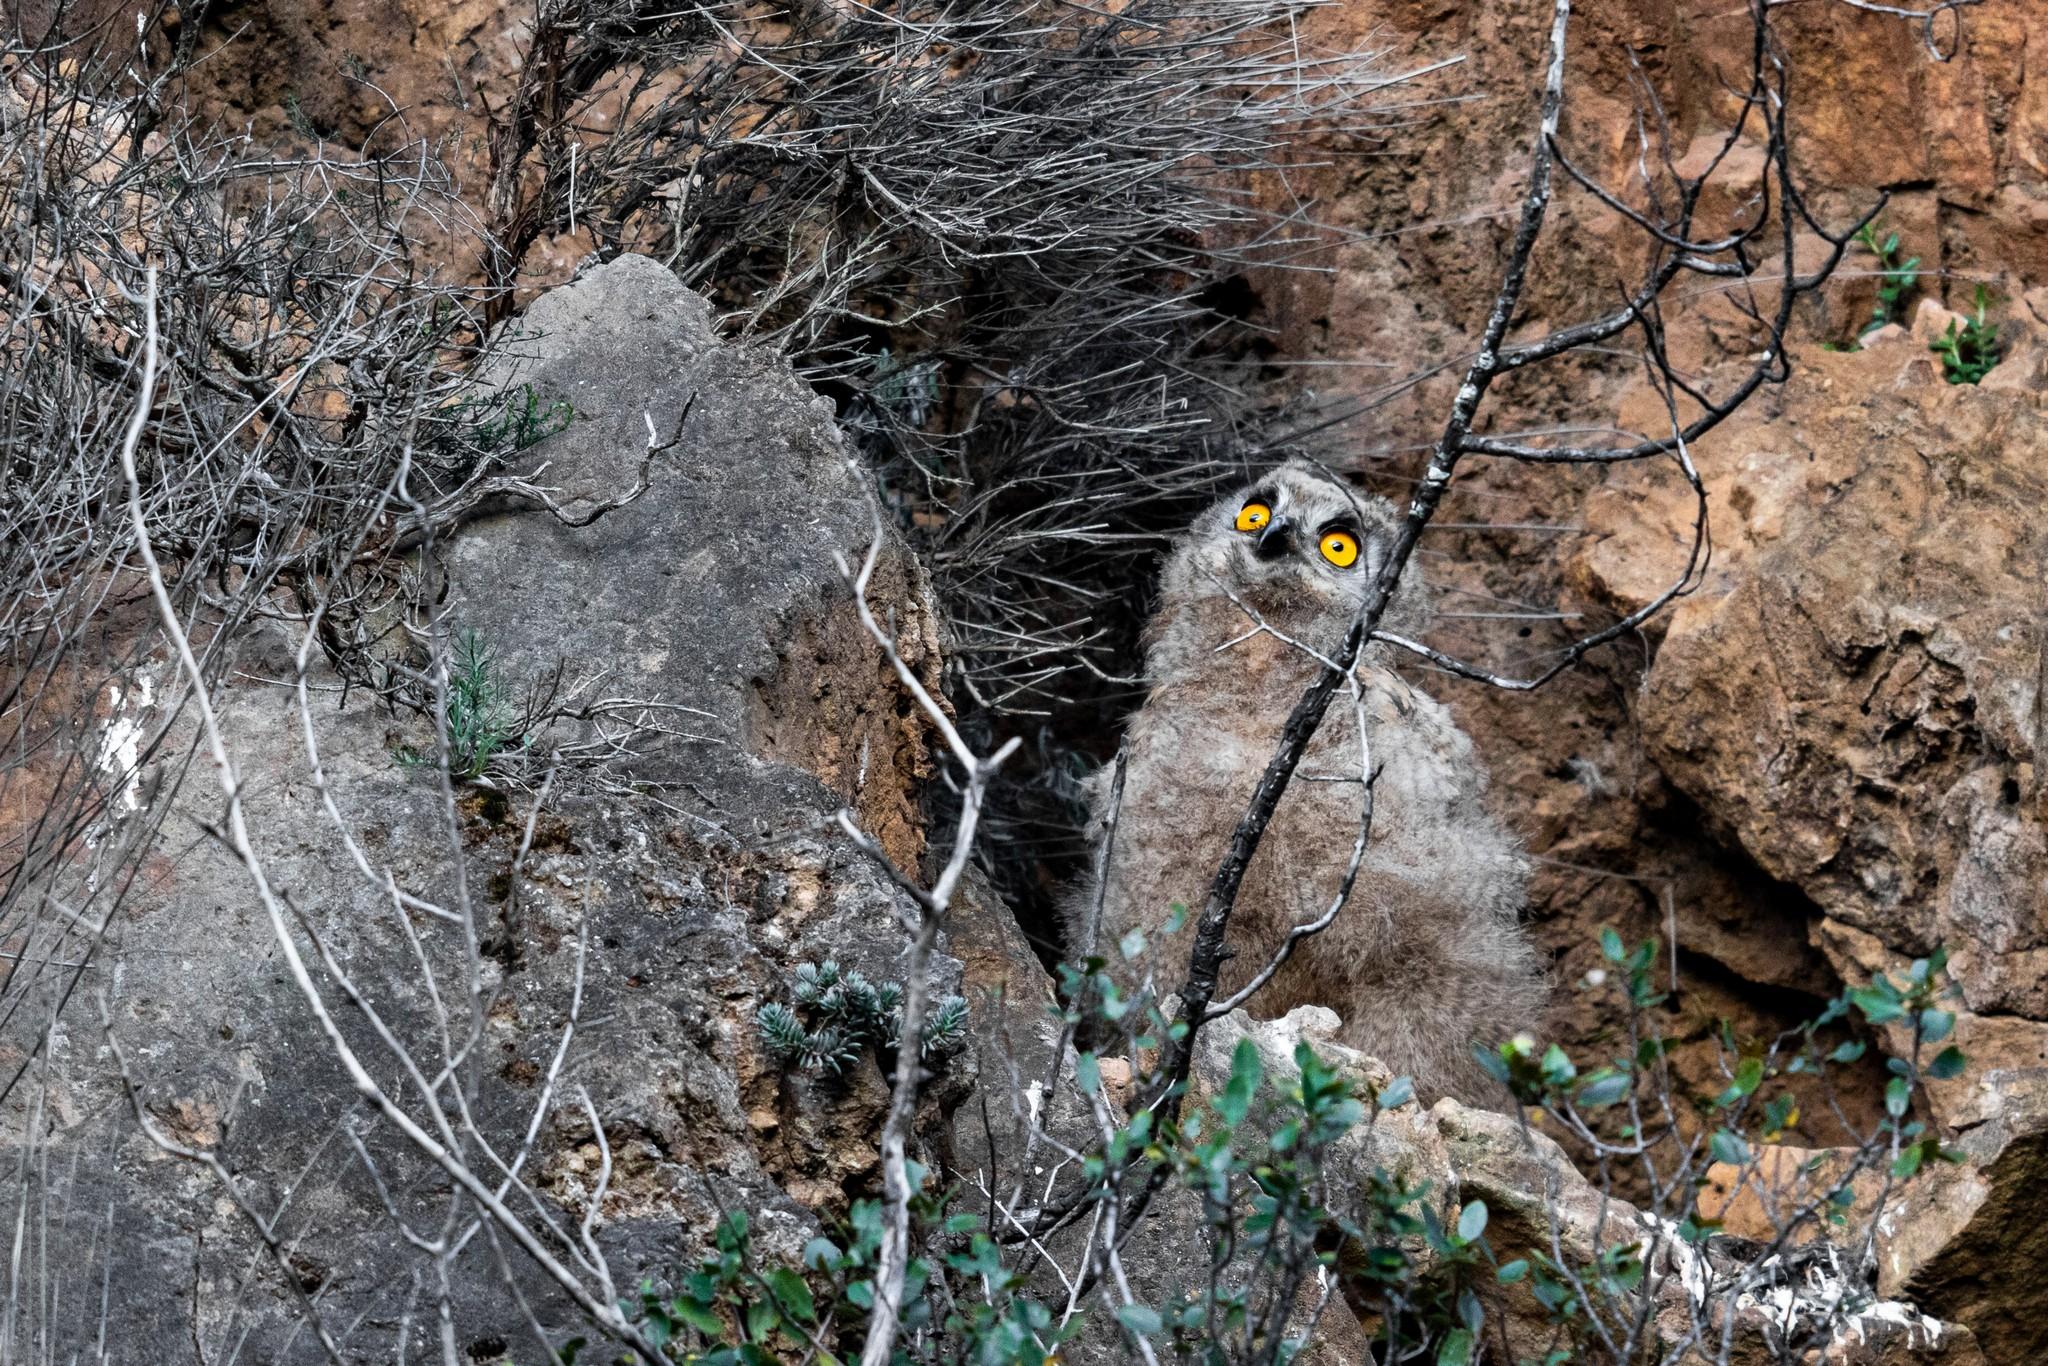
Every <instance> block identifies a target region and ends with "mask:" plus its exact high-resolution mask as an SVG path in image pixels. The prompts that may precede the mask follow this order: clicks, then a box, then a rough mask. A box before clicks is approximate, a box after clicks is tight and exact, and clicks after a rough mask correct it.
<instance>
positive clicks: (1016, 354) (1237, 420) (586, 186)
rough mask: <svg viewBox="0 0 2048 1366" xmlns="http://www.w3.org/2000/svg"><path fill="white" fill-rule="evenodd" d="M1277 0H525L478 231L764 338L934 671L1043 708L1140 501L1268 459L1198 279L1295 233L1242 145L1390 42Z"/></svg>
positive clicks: (1283, 122)
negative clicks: (839, 448)
mask: <svg viewBox="0 0 2048 1366" xmlns="http://www.w3.org/2000/svg"><path fill="white" fill-rule="evenodd" d="M1313 3H1314V0H1311V3H1309V4H1304V3H1299V2H1298V0H1250V2H1249V3H1248V2H1247V0H1135V2H1134V3H1131V4H1128V5H1122V6H1110V7H1104V8H1101V9H1096V8H1092V7H1085V6H1077V5H1056V4H1051V3H1036V2H1033V0H1027V2H1025V3H1018V2H1017V0H1000V2H997V0H909V2H908V3H895V4H884V5H873V6H870V5H863V4H840V3H826V2H823V0H821V2H820V3H812V4H804V5H796V6H792V7H788V8H787V9H784V8H780V7H778V8H775V9H772V10H764V9H756V8H748V7H744V6H741V5H736V4H726V5H707V6H698V7H692V8H691V9H689V10H688V11H687V12H681V11H677V10H676V9H675V8H673V7H668V6H658V5H652V4H647V3H642V0H610V3H599V4H590V3H575V2H572V0H547V2H546V3H543V4H542V5H540V6H539V9H538V12H537V15H536V20H535V24H534V37H533V47H532V57H531V60H530V62H529V64H528V67H527V69H526V72H525V77H524V80H523V83H522V86H521V90H520V93H519V97H518V98H517V99H516V100H515V101H513V102H512V104H511V105H510V106H509V108H508V109H507V110H506V111H505V112H504V115H503V117H502V119H501V121H500V125H499V128H498V131H497V135H496V136H495V137H494V140H493V147H494V152H495V154H496V156H497V163H496V173H497V181H496V188H495V193H494V199H493V212H494V221H495V223H496V226H497V228H498V230H499V233H500V236H501V237H502V238H504V239H505V240H506V242H507V243H508V246H509V252H508V255H507V257H506V258H505V259H506V261H508V262H509V261H512V260H516V259H517V258H518V257H519V255H520V254H521V253H522V252H523V251H524V249H525V247H526V245H528V244H529V243H531V242H532V241H533V240H535V239H536V238H537V237H539V236H540V235H541V234H543V233H549V232H561V231H565V230H570V229H572V228H580V229H581V230H584V231H587V232H589V233H590V234H591V235H592V236H593V237H594V239H595V241H596V243H597V244H598V246H599V248H600V250H607V251H609V250H619V249H627V248H630V249H636V250H643V251H648V252H650V253H651V254H653V255H655V256H656V257H658V258H660V259H664V260H668V261H671V262H672V263H673V264H674V266H675V268H676V270H677V271H678V272H679V273H680V274H681V275H682V277H683V278H684V279H685V280H687V281H688V282H690V283H691V284H693V285H694V286H696V287H698V288H700V289H704V290H707V291H708V292H710V293H711V294H712V295H713V296H714V297H715V298H717V299H718V300H719V301H721V303H722V304H723V305H724V306H725V309H726V310H727V318H728V321H729V323H730V324H731V326H732V327H733V328H734V330H735V331H736V332H738V333H740V334H743V335H746V336H749V337H753V338H756V339H758V340H761V341H763V342H766V343H769V344H772V345H774V346H776V347H779V348H781V349H782V350H784V351H786V352H787V353H788V354H789V355H790V356H791V357H792V358H793V359H794V360H795V361H796V362H797V364H798V366H799V367H800V368H801V369H802V370H803V371H804V372H805V374H806V375H807V376H808V377H809V378H810V379H811V380H812V381H813V382H814V383H817V384H818V385H819V386H820V387H821V388H823V389H824V390H826V391H827V392H829V393H832V394H833V395H834V396H835V397H836V398H837V399H838V400H839V401H840V404H841V409H842V414H843V418H844V420H845V422H846V424H847V426H848V427H849V428H850V429H851V430H853V431H854V432H856V433H857V434H858V435H859V437H860V439H861V441H862V442H863V444H864V445H865V446H866V447H867V449H868V453H869V454H870V455H871V457H872V458H873V459H874V460H875V462H876V464H877V466H878V467H879V469H880V471H881V477H882V480H883V482H884V485H885V487H886V489H887V490H888V492H889V493H890V494H891V495H892V497H893V499H894V502H895V505H896V507H897V510H898V512H899V514H900V517H901V520H902V524H903V525H904V527H905V528H906V529H907V530H909V531H910V532H912V533H913V535H914V536H916V537H917V538H918V539H919V540H920V541H921V542H922V543H923V548H924V549H925V550H926V551H927V553H928V560H929V563H930V564H931V566H932V568H933V571H934V573H935V575H936V578H937V581H938V583H937V586H938V588H939V591H940V597H941V600H942V601H943V602H944V604H945V605H946V608H947V610H948V612H949V614H950V616H951V620H952V625H953V636H954V642H953V646H954V648H953V650H952V652H951V655H950V667H951V668H952V670H953V675H952V679H951V682H952V685H953V688H954V691H955V694H956V701H958V702H960V703H962V704H964V705H966V706H967V707H968V708H970V709H987V710H989V711H991V712H993V713H997V714H999V715H1002V716H1006V717H1012V718H1014V717H1017V716H1030V715H1046V714H1049V713H1053V712H1055V711H1057V712H1059V713H1060V715H1061V717H1062V719H1067V720H1071V719H1072V718H1073V716H1074V715H1075V711H1074V710H1073V708H1072V706H1071V704H1073V703H1075V702H1077V701H1081V702H1088V703H1093V702H1097V701H1099V700H1100V697H1101V695H1102V692H1103V689H1104V686H1105V680H1104V678H1103V677H1102V675H1104V674H1113V673H1115V672H1117V671H1118V668H1119V665H1120V664H1123V663H1128V650H1127V648H1126V647H1128V645H1129V643H1130V642H1129V635H1130V632H1131V629H1132V625H1133V618H1134V616H1135V615H1136V614H1135V612H1134V611H1133V610H1132V604H1131V603H1130V602H1129V601H1127V600H1128V599H1129V598H1130V597H1131V594H1132V584H1133V583H1134V582H1136V581H1137V580H1139V579H1140V578H1141V577H1142V575H1141V574H1140V573H1139V572H1138V570H1139V567H1140V565H1141V562H1142V558H1143V556H1144V555H1146V554H1147V553H1149V552H1150V551H1151V550H1153V549H1156V546H1157V541H1156V539H1155V538H1156V536H1157V534H1158V533H1159V532H1161V531H1162V530H1163V529H1166V528H1170V527H1174V526H1177V525H1178V524H1180V523H1181V522H1183V521H1184V519H1185V517H1186V515H1187V513H1188V512H1189V511H1190V510H1191V508H1192V507H1193V506H1195V505H1197V504H1199V503H1200V502H1202V501H1204V500H1205V499H1206V498H1208V497H1209V496H1211V495H1212V494H1213V493H1214V492H1215V490H1216V489H1217V488H1218V487H1219V486H1220V485H1221V484H1223V483H1227V482H1228V481H1230V480H1231V479H1233V478H1236V477H1238V476H1239V475H1240V474H1241V473H1242V472H1243V469H1244V467H1245V465H1246V463H1247V462H1256V461H1259V460H1262V459H1268V458H1271V457H1270V456H1269V454H1268V453H1267V452H1265V451H1264V450H1263V444H1264V443H1263V440H1262V437H1261V433H1260V431H1259V424H1258V422H1257V420H1256V419H1257V411H1256V410H1257V401H1256V400H1255V399H1253V398H1251V397H1249V396H1248V394H1247V392H1246V390H1245V389H1244V388H1243V387H1240V385H1239V384H1237V383H1236V382H1235V381H1236V380H1237V379H1238V378H1239V377H1240V376H1238V375H1237V374H1236V373H1235V371H1234V362H1233V361H1232V359H1231V357H1232V356H1233V355H1236V354H1239V353H1241V352H1242V350H1243V346H1242V343H1243V341H1244V337H1243V335H1242V330H1241V328H1240V327H1239V326H1238V324H1237V323H1236V322H1235V321H1234V320H1233V319H1232V318H1231V317H1229V316H1228V315H1227V313H1226V311H1225V310H1224V309H1222V308H1220V307H1219V291H1218V287H1219V286H1220V285H1221V284H1222V282H1224V281H1226V280H1229V279H1231V278H1232V277H1234V276H1237V275H1239V274H1241V273H1242V272H1243V271H1244V270H1246V269H1248V268H1250V267H1252V266H1254V265H1263V266H1284V265H1286V264H1289V263H1291V262H1294V261H1296V260H1297V259H1298V258H1299V256H1300V255H1301V254H1302V252H1303V251H1304V250H1306V249H1307V248H1309V247H1310V246H1312V245H1314V244H1315V243H1314V236H1313V234H1312V233H1311V232H1310V231H1308V230H1307V229H1306V228H1305V227H1304V225H1303V221H1302V217H1301V215H1299V214H1275V213H1271V212H1268V211H1266V210H1264V209H1262V208H1261V207H1259V206H1258V204H1256V203H1255V202H1254V198H1253V195H1252V191H1251V186H1252V182H1253V179H1254V177H1255V176H1258V175H1262V174H1264V175H1269V176H1271V177H1272V179H1273V183H1275V184H1283V185H1284V179H1285V172H1286V168H1287V164H1288V160H1289V156H1290V151H1289V149H1290V147H1295V146H1298V145H1299V143H1300V135H1301V134H1302V132H1303V131H1305V130H1306V129H1308V128H1310V127H1317V128H1321V129H1324V130H1334V129H1348V130H1354V131H1360V132H1366V133H1370V132H1372V131H1374V130H1376V129H1378V128H1379V127H1381V126H1382V125H1383V124H1384V123H1385V121H1386V120H1387V118H1388V117H1389V113H1390V108H1391V106H1392V104H1393V102H1394V99H1395V96H1396V94H1397V93H1398V87H1399V86H1400V84H1401V83H1402V82H1404V81H1406V80H1408V79H1409V78H1410V76H1411V75H1412V74H1413V73H1409V72H1398V73H1397V72H1392V71H1390V70H1388V69H1386V68H1384V67H1383V66H1382V65H1381V63H1380V61H1379V57H1378V54H1375V53H1334V54H1324V53H1312V52H1305V51H1304V50H1302V48H1301V47H1300V46H1299V44H1298V43H1297V42H1295V41H1294V33H1295V29H1294V27H1293V26H1292V23H1291V21H1292V20H1294V19H1296V18H1298V17H1299V16H1300V14H1301V13H1302V12H1303V11H1305V10H1306V9H1308V8H1311V7H1312V6H1313ZM598 112H601V114H602V118H603V123H604V126H606V127H607V128H609V129H611V130H612V131H609V132H607V133H606V134H604V135H603V136H602V137H601V138H597V137H586V136H585V135H583V134H581V133H579V132H578V131H577V130H578V128H579V126H583V125H587V124H588V123H589V122H591V121H592V120H591V116H592V115H593V114H594V113H598ZM536 162H537V163H538V164H539V166H540V167H541V168H542V169H543V171H544V174H542V175H539V176H534V175H532V174H531V171H532V168H533V165H534V164H535V163H536ZM508 268H509V267H508Z"/></svg>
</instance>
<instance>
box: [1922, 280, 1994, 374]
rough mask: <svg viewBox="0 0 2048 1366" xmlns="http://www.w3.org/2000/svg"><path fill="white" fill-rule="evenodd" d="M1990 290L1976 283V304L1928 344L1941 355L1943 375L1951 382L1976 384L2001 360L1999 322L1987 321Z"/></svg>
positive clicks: (1928, 346) (1951, 321) (1952, 321)
mask: <svg viewBox="0 0 2048 1366" xmlns="http://www.w3.org/2000/svg"><path fill="white" fill-rule="evenodd" d="M1990 306H1991V293H1990V291H1989V290H1987V289H1985V288H1984V286H1982V285H1978V286H1977V306H1976V307H1975V308H1974V309H1972V310H1971V311H1970V314H1969V316H1967V317H1966V318H1964V319H1963V321H1962V322H1961V323H1960V324H1958V323H1957V322H1956V321H1955V320H1954V319H1953V318H1951V319H1950V320H1949V324H1948V331H1946V332H1944V333H1942V334H1941V336H1940V337H1939V338H1937V339H1936V340H1934V341H1931V342H1929V343H1928V344H1927V349H1928V350H1929V351H1932V352H1933V353H1934V354H1935V355H1937V356H1939V357H1941V375H1942V378H1943V379H1946V380H1947V381H1948V382H1949V383H1950V384H1976V383H1978V382H1979V381H1980V380H1982V379H1983V378H1984V376H1986V375H1988V374H1990V373H1991V369H1992V367H1993V366H1995V365H1997V364H1998V361H1999V345H1998V324H1997V323H1994V322H1990V321H1987V320H1986V319H1985V316H1984V312H1985V310H1986V309H1987V308H1989V307H1990Z"/></svg>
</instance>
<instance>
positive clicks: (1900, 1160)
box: [1892, 1143, 1921, 1181]
mask: <svg viewBox="0 0 2048 1366" xmlns="http://www.w3.org/2000/svg"><path fill="white" fill-rule="evenodd" d="M1920 1152H1921V1149H1920V1145H1919V1144H1917V1143H1916V1144H1914V1145H1913V1146H1912V1147H1910V1148H1906V1149H1903V1150H1901V1151H1900V1153H1899V1155H1898V1156H1897V1157H1895V1158H1893V1159H1892V1178H1893V1179H1894V1180H1897V1181H1904V1180H1905V1179H1906V1178H1908V1177H1910V1176H1911V1175H1912V1174H1913V1173H1914V1172H1917V1171H1919V1170H1920Z"/></svg>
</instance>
